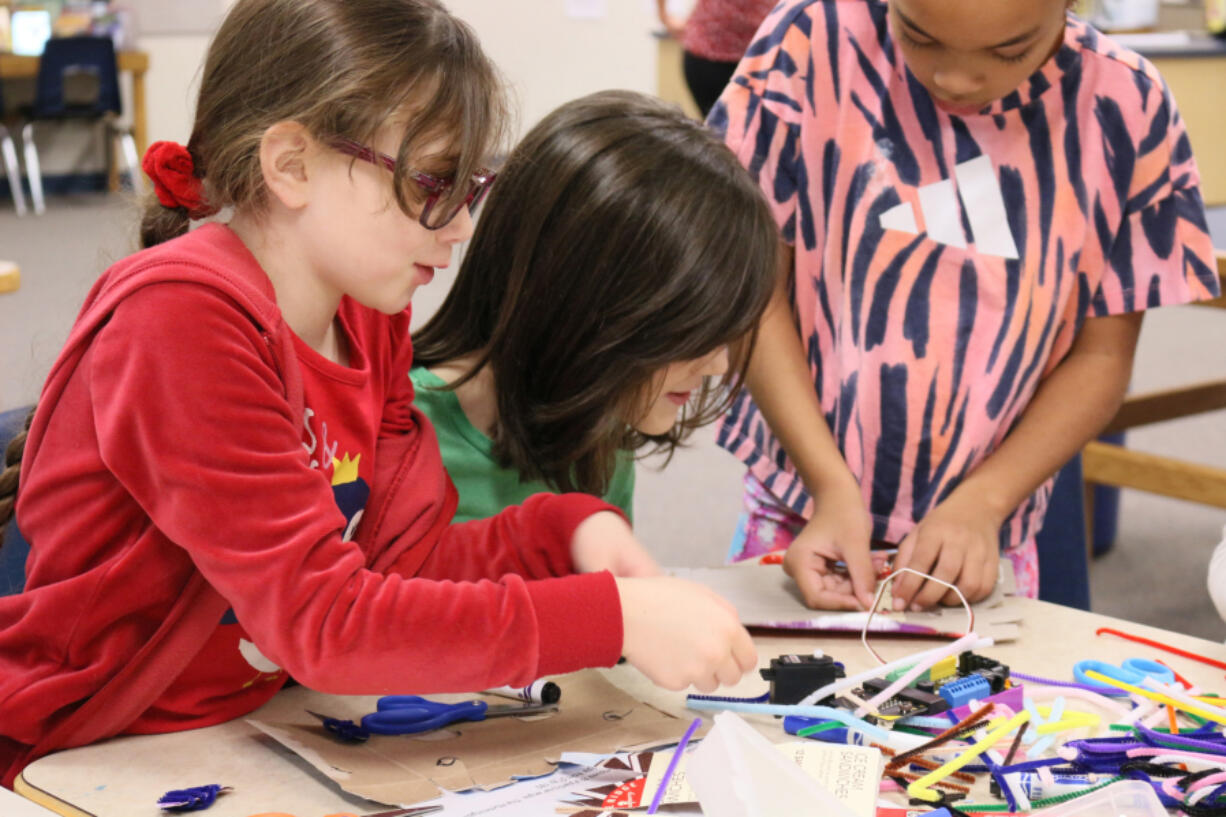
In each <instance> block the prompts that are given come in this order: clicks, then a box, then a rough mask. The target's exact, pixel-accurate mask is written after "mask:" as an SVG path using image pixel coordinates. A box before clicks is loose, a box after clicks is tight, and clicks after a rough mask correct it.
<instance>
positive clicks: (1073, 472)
mask: <svg viewBox="0 0 1226 817" xmlns="http://www.w3.org/2000/svg"><path fill="white" fill-rule="evenodd" d="M1035 543H1036V545H1037V547H1038V551H1039V598H1040V599H1042V600H1043V601H1050V602H1053V603H1055V604H1063V605H1065V606H1066V607H1076V608H1077V609H1079V610H1089V609H1090V560H1089V558H1088V556H1087V553H1086V512H1085V500H1084V494H1083V492H1082V480H1081V457H1080V456H1077V457H1075V458H1073V460H1072V461H1071V462H1069V463H1068V464H1067V465H1065V466H1064V468H1062V469H1060V472H1059V473H1058V474H1056V484H1055V487H1053V488H1052V494H1051V503H1050V504H1049V505H1048V507H1047V518H1046V519H1045V520H1044V522H1043V529H1042V530H1040V531H1039V533H1038V536H1036V537H1035Z"/></svg>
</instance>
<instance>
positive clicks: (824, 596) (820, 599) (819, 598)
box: [792, 561, 862, 610]
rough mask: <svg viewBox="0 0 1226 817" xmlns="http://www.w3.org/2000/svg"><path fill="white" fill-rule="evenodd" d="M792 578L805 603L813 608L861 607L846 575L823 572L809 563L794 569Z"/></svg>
mask: <svg viewBox="0 0 1226 817" xmlns="http://www.w3.org/2000/svg"><path fill="white" fill-rule="evenodd" d="M818 564H820V561H819V562H818ZM792 578H793V579H795V580H796V586H797V587H799V588H800V595H801V598H803V599H804V600H805V604H806V605H808V606H809V607H812V608H814V609H815V610H860V609H862V607H861V604H860V602H859V600H857V599H856V595H855V593H854V592H853V591H852V584H851V581H850V579H849V578H848V577H846V576H841V575H839V574H837V573H824V572H822V571H821V569H819V568H817V567H816V566H812V565H810V566H806V567H801V568H799V569H797V570H795V571H794V572H793V573H792Z"/></svg>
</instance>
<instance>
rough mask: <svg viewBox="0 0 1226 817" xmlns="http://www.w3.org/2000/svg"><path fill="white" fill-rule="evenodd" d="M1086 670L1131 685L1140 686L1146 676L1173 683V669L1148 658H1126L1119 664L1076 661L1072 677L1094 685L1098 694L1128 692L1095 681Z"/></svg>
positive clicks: (1080, 682)
mask: <svg viewBox="0 0 1226 817" xmlns="http://www.w3.org/2000/svg"><path fill="white" fill-rule="evenodd" d="M1086 670H1093V671H1094V672H1097V673H1099V674H1100V675H1105V676H1107V677H1108V678H1113V679H1115V680H1116V681H1123V682H1124V683H1126V684H1132V685H1133V686H1141V682H1142V681H1144V680H1145V679H1146V678H1153V679H1154V680H1155V681H1160V682H1162V683H1164V684H1173V683H1175V672H1174V670H1172V669H1171V668H1170V667H1167V666H1165V665H1163V664H1159V663H1158V662H1157V661H1151V660H1149V659H1148V658H1127V659H1125V660H1124V661H1121V662H1120V664H1119V666H1116V665H1115V664H1108V663H1107V662H1106V661H1096V660H1094V659H1086V660H1084V661H1078V662H1077V663H1076V664H1074V665H1073V677H1074V678H1075V679H1077V683H1079V684H1086V685H1088V686H1091V687H1094V689H1095V691H1097V692H1098V693H1099V694H1100V695H1127V694H1128V692H1127V691H1126V690H1123V689H1117V688H1116V687H1109V686H1104V685H1103V684H1101V683H1095V682H1094V679H1093V678H1090V677H1089V676H1088V675H1086Z"/></svg>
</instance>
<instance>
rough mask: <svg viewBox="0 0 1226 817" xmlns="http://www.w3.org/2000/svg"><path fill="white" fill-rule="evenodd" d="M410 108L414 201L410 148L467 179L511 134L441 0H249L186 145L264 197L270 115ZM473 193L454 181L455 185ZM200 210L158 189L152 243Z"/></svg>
mask: <svg viewBox="0 0 1226 817" xmlns="http://www.w3.org/2000/svg"><path fill="white" fill-rule="evenodd" d="M406 114H407V115H408V122H407V126H406V131H405V134H404V137H403V138H402V140H401V143H400V148H399V152H398V154H397V156H396V169H395V172H394V181H395V186H396V201H397V204H399V206H400V208H401V209H402V210H404V211H405V212H408V211H409V210H410V208H413V207H415V205H416V204H417V203H418V199H419V197H420V195H421V191H420V189H419V188H418V187H417V185H416V184H414V183H413V182H412V181H410V180H409V178H408V175H407V174H408V169H409V161H410V160H411V159H418V158H420V157H417V156H415V154H416V153H417V152H419V151H420V150H421V149H422V147H423V146H424V145H425V144H426V143H427V142H430V141H432V140H434V139H439V140H440V141H441V142H442V143H444V145H445V147H444V150H445V151H446V152H445V153H444V155H442V156H440V157H431V158H435V159H441V160H445V161H446V163H447V165H448V166H447V167H446V168H445V170H443V171H441V172H442V173H444V174H448V173H454V174H455V175H456V176H457V177H458V178H462V179H463V178H468V177H469V176H471V175H472V174H473V173H474V172H475V171H476V170H477V169H478V168H479V167H481V166H482V165H483V164H485V163H486V161H487V159H488V157H489V156H490V155H491V154H492V153H494V152H495V151H496V150H497V148H498V145H499V144H500V143H501V139H502V136H503V128H504V126H505V121H506V109H505V101H504V96H503V89H502V83H501V81H500V79H499V77H498V75H497V71H496V70H495V68H494V66H493V64H492V63H491V62H490V61H489V59H488V58H487V57H486V56H485V54H484V52H483V51H482V50H481V46H480V44H479V43H478V42H477V38H476V36H475V35H474V34H473V32H472V30H471V29H469V27H468V26H467V25H465V24H464V23H463V22H461V21H459V20H457V19H456V18H455V17H452V16H451V15H450V14H449V13H448V12H447V10H446V9H445V8H444V7H443V6H442V5H441V4H440V3H439V2H437V0H362V2H360V3H357V2H353V0H238V2H237V3H235V4H234V7H233V8H232V9H231V10H230V13H229V14H228V15H227V16H226V19H225V21H224V22H223V23H222V24H221V28H220V29H218V31H217V35H216V36H215V37H214V38H213V42H212V44H211V45H210V46H209V52H208V55H207V57H206V58H205V63H204V72H203V76H202V78H201V82H200V94H199V97H198V99H197V102H196V121H195V123H194V124H193V126H192V134H191V138H190V139H189V140H188V143H187V149H188V151H189V152H190V153H191V155H192V160H193V163H194V164H195V174H196V176H197V177H199V178H200V179H201V180H202V182H203V186H204V193H205V199H206V201H207V202H208V203H209V204H210V205H212V206H213V207H217V208H221V207H254V208H258V207H260V206H261V205H262V204H263V203H264V197H265V195H266V191H265V188H264V182H263V174H262V172H261V170H260V158H259V149H260V140H261V138H262V137H263V134H264V131H265V130H267V129H268V128H269V127H270V126H272V125H274V124H276V123H277V122H281V121H284V120H291V119H292V120H294V121H296V122H299V123H300V124H302V125H304V126H305V127H306V128H307V129H308V130H309V131H310V132H311V134H312V135H313V136H314V137H315V138H317V139H319V140H320V141H328V140H331V139H334V138H340V137H344V138H348V139H352V140H354V141H357V142H368V141H370V140H371V139H372V138H373V137H374V136H375V134H376V132H377V131H378V130H379V129H380V128H381V127H382V126H384V125H385V124H387V123H388V121H389V119H392V118H393V117H403V116H404V115H406ZM430 170H431V172H440V170H439V169H437V168H435V167H431V168H430ZM466 192H467V188H466V187H465V186H464V185H456V189H455V191H454V193H453V196H463V195H465V193H466ZM438 206H439V207H443V208H445V207H447V206H449V202H447V201H442V202H440V203H439V205H438ZM189 221H190V219H189V217H188V214H187V210H186V209H184V208H182V207H164V206H162V205H161V204H160V203H159V202H158V200H157V198H156V196H154V195H153V194H150V196H149V199H148V201H147V203H146V205H145V210H144V215H143V218H142V221H141V230H140V233H141V245H142V246H144V247H151V246H153V245H155V244H159V243H161V242H163V241H167V240H169V239H171V238H174V237H175V236H178V235H182V234H183V233H185V232H186V231H187V228H188V224H189ZM29 423H30V421H29V419H28V418H27V420H26V429H27V430H28V429H29ZM25 440H26V431H25V430H23V431H21V432H20V433H18V434H17V436H16V437H14V438H13V440H12V442H10V444H9V446H8V449H7V451H6V453H5V467H4V469H3V470H2V471H0V542H2V541H3V532H2V526H3V525H4V524H6V523H7V522H8V520H9V519H11V518H12V516H13V508H14V504H15V500H16V493H17V486H18V481H19V476H20V467H21V456H22V453H23V451H24V449H25Z"/></svg>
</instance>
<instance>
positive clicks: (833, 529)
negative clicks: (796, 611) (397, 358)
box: [783, 486, 877, 610]
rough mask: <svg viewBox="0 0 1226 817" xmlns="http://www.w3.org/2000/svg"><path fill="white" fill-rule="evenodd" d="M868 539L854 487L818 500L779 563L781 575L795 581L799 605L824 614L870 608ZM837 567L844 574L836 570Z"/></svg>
mask: <svg viewBox="0 0 1226 817" xmlns="http://www.w3.org/2000/svg"><path fill="white" fill-rule="evenodd" d="M872 533H873V523H872V520H871V519H869V516H868V512H867V511H866V510H864V504H863V499H862V498H861V496H860V490H859V488H858V487H854V486H853V487H850V488H849V489H848V490H846V491H843V492H840V493H837V494H835V493H829V492H828V493H825V494H824V495H823V497H822V499H821V500H820V503H819V504H818V506H817V507H816V508H815V510H814V513H813V518H812V519H810V520H809V522H808V524H806V525H805V526H804V529H803V530H801V532H800V533H799V534H797V536H796V539H795V540H793V541H792V544H791V545H790V546H789V547H788V552H787V554H786V555H785V556H784V557H783V569H784V571H785V572H786V573H787V574H788V575H789V576H791V577H792V578H793V579H795V580H796V584H797V585H798V586H799V587H800V593H801V595H802V596H803V597H804V600H805V604H807V605H809V606H810V607H816V608H818V609H824V610H860V609H867V608H868V607H869V605H871V604H872V603H873V591H874V590H875V589H876V586H877V568H876V566H875V565H874V563H873V560H872V557H871V556H870V555H869V542H870V540H871V538H872ZM839 561H842V562H843V563H844V565H846V568H845V569H844V568H842V567H841V566H840V567H839V568H837V569H836V567H835V563H836V562H839Z"/></svg>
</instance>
